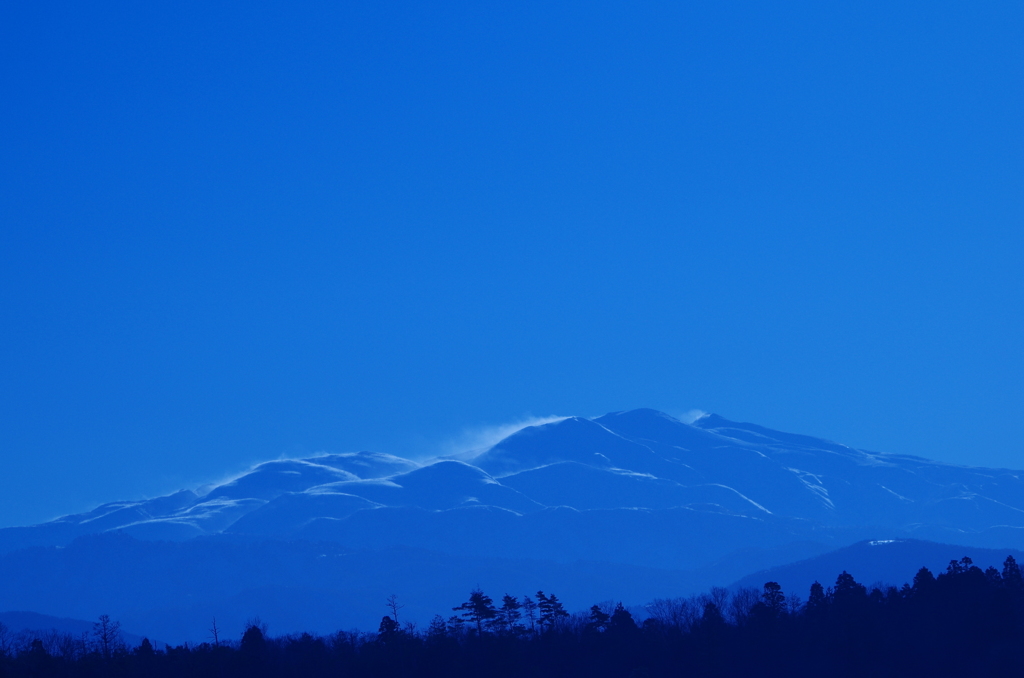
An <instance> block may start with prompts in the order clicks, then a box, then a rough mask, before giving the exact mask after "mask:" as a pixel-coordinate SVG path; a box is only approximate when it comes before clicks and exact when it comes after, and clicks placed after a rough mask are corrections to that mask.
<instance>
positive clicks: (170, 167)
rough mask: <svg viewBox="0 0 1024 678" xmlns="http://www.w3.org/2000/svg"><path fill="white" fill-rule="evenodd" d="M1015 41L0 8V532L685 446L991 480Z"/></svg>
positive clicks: (297, 11) (585, 22)
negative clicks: (342, 457)
mask: <svg viewBox="0 0 1024 678" xmlns="http://www.w3.org/2000/svg"><path fill="white" fill-rule="evenodd" d="M1022 28H1024V8H1022V6H1021V5H1020V4H1019V3H1009V2H1006V3H987V2H981V3H971V4H970V5H965V4H954V3H934V2H929V3H923V2H921V3H913V2H908V3H899V4H898V5H894V4H893V3H882V2H861V3H831V4H829V5H828V6H827V7H826V6H822V5H821V4H820V3H809V2H794V3H787V4H786V5H785V7H783V8H779V7H775V6H771V5H764V4H755V3H730V2H725V3H649V4H645V5H644V6H643V7H638V6H636V4H635V3H582V2H569V3H562V4H560V5H559V6H558V7H554V8H553V7H551V6H550V3H517V4H515V5H514V6H507V7H503V6H499V5H497V4H488V3H430V4H429V5H422V4H417V3H401V2H385V3H382V2H372V3H371V2H347V3H313V2H311V3H304V4H301V5H296V4H295V3H280V2H261V3H255V4H254V3H228V2H203V3H198V2H192V3H188V2H175V3H168V2H149V3H143V4H137V3H123V2H113V3H107V4H104V5H103V6H102V7H97V6H94V5H93V4H88V3H86V4H81V3H70V2H64V3H58V2H49V1H46V0H43V1H41V2H36V3H6V4H5V5H4V6H3V7H2V8H0V91H2V92H3V105H2V106H0V129H2V130H3V133H2V134H0V312H2V316H0V317H2V318H3V322H2V323H0V383H2V384H3V388H2V389H0V463H2V470H0V526H7V525H19V524H26V523H32V522H39V521H42V520H46V519H49V518H52V517H54V516H56V515H58V514H62V513H68V512H72V511H81V510H85V509H89V508H91V507H93V506H95V505H96V504H98V503H100V502H102V501H108V500H113V499H125V498H130V497H139V496H155V495H158V494H162V493H165V492H169V491H172V490H176V489H178V488H181V487H186V486H192V487H194V486H195V485H197V484H199V483H201V482H205V481H210V480H215V479H217V478H221V477H223V476H224V475H225V474H231V473H237V472H240V471H241V470H243V469H245V468H247V467H248V466H249V465H250V464H251V463H253V462H256V461H262V460H267V459H273V458H277V457H280V456H288V457H298V456H309V455H311V454H314V453H316V452H319V451H330V452H344V451H352V450H360V449H368V450H373V451H379V452H387V453H393V454H398V455H403V456H414V457H420V456H424V455H430V454H436V453H438V452H441V451H445V450H447V449H448V448H449V447H450V446H451V445H452V444H456V445H457V444H458V443H459V442H460V441H462V442H464V441H465V440H469V439H471V438H472V436H468V437H464V436H463V431H465V430H467V429H468V430H470V431H473V430H476V429H479V428H483V427H486V426H488V425H498V424H502V423H505V422H508V421H509V420H516V419H524V418H527V417H529V416H546V415H552V414H580V415H595V416H596V415H600V414H602V413H604V412H608V411H614V410H621V409H629V408H633V407H641V406H648V407H655V408H658V409H661V410H665V411H668V412H672V413H675V414H681V413H683V412H686V411H687V410H689V409H691V408H702V409H704V410H708V411H715V412H720V413H721V414H723V415H725V416H727V417H729V418H730V419H733V420H738V421H755V422H758V423H760V424H763V425H766V426H771V427H772V428H776V429H781V430H787V431H799V432H801V433H807V434H813V435H818V436H822V437H826V438H830V439H834V440H840V441H842V442H844V443H847V444H850V445H853V446H857V447H860V448H867V449H874V450H881V451H885V452H892V453H903V454H917V455H921V456H925V457H929V458H934V459H939V460H943V461H948V462H954V463H963V464H979V465H986V466H994V467H1000V466H1001V467H1011V468H1024V457H1022V452H1024V449H1022V444H1021V437H1020V434H1019V431H1018V428H1019V427H1018V426H1017V421H1018V419H1019V416H1020V412H1021V411H1022V409H1024V391H1022V390H1021V388H1020V384H1021V383H1022V382H1024V365H1022V361H1021V358H1020V346H1021V345H1024V332H1022V328H1024V325H1022V320H1021V314H1020V312H1019V311H1020V309H1021V308H1022V301H1024V300H1022V290H1024V284H1022V283H1024V280H1022V273H1021V266H1020V262H1021V260H1022V254H1024V251H1022V250H1024V248H1022V244H1024V243H1022V238H1024V236H1022V229H1021V226H1022V224H1024V219H1022V217H1024V206H1022V205H1024V202H1022V201H1021V199H1020V197H1021V194H1022V193H1021V191H1022V185H1024V182H1022V179H1024V172H1022V165H1021V158H1024V148H1022V134H1024V126H1022V125H1021V124H1020V121H1021V120H1022V119H1024V110H1022V109H1024V106H1022V103H1024V99H1022V87H1021V83H1022V82H1024V52H1022V51H1021V49H1020V40H1019V36H1020V33H1021V29H1022Z"/></svg>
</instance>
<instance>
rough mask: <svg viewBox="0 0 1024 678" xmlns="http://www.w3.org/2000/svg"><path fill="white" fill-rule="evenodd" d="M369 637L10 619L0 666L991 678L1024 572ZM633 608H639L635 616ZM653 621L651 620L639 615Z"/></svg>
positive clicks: (389, 622) (396, 626)
mask: <svg viewBox="0 0 1024 678" xmlns="http://www.w3.org/2000/svg"><path fill="white" fill-rule="evenodd" d="M385 606H386V611H387V612H389V614H387V615H386V616H384V617H383V619H382V620H381V623H380V627H379V628H378V629H377V631H376V632H375V633H373V632H349V631H341V632H338V633H335V634H333V635H330V636H326V637H319V636H313V635H309V634H302V635H293V636H284V637H273V636H271V635H269V634H268V632H267V627H266V625H264V624H263V623H261V622H260V621H259V620H258V619H254V620H252V621H251V622H250V623H249V624H247V626H246V628H245V629H244V630H243V631H242V633H241V635H240V637H236V638H234V639H229V638H226V637H225V633H224V631H223V630H222V629H219V628H217V625H216V622H215V621H211V632H210V639H209V641H208V642H203V643H201V644H196V645H192V644H185V645H181V646H178V647H164V648H162V649H157V648H155V647H153V645H152V643H150V642H149V641H148V640H145V641H143V643H142V644H141V645H140V646H138V647H135V648H131V649H129V648H127V647H125V645H124V643H123V642H122V641H121V639H120V629H119V625H118V624H117V622H116V621H113V620H111V619H110V618H108V617H106V616H103V617H101V618H100V619H99V621H97V622H96V623H95V625H94V631H93V633H92V634H89V635H86V636H81V637H75V636H70V635H66V634H60V633H48V634H31V633H30V634H20V635H12V634H11V633H10V631H9V630H7V629H3V628H0V676H19V677H20V676H124V677H129V676H147V677H148V676H154V677H160V676H167V677H175V678H176V677H178V676H190V677H191V676H197V677H203V676H210V677H211V678H227V677H233V676H295V677H299V676H302V677H307V676H367V677H374V678H375V677H381V678H384V677H390V676H395V677H404V676H409V677H410V678H411V677H413V676H416V677H422V676H444V677H452V678H457V677H461V676H474V677H475V676H489V677H492V676H493V677H496V678H500V677H505V676H508V677H510V678H511V677H513V676H515V677H518V676H536V677H546V676H552V677H554V676H587V677H601V676H621V677H623V678H656V677H659V676H691V675H692V676H811V675H813V676H821V675H826V676H942V675H949V676H952V675H957V676H980V675H1002V674H1003V673H1004V672H1006V673H1007V674H1008V672H1010V671H1013V672H1015V673H1016V672H1019V671H1020V670H1021V668H1022V667H1024V579H1022V577H1021V570H1020V568H1019V566H1018V564H1017V563H1016V561H1015V560H1014V559H1013V558H1012V557H1009V558H1007V559H1006V561H1005V562H1004V564H1003V569H1002V571H999V570H996V569H995V568H988V569H987V570H984V571H982V570H981V569H980V568H978V567H976V566H974V565H973V564H972V562H971V560H970V559H969V558H964V559H962V560H960V561H952V562H950V564H949V567H948V568H947V570H946V571H945V572H943V573H940V574H939V575H938V576H934V575H933V574H932V573H931V572H930V571H929V570H927V569H925V568H922V569H921V570H920V571H918V573H917V574H916V575H915V576H914V578H913V581H912V582H911V583H907V584H904V585H903V586H902V587H900V588H896V587H892V586H882V585H875V586H871V587H867V586H865V585H863V584H861V583H859V582H857V581H856V580H855V579H854V577H853V576H851V575H850V574H848V573H846V572H843V573H842V574H840V575H839V576H838V578H837V579H836V581H835V583H834V584H833V585H831V586H827V587H826V586H822V585H821V584H819V583H815V584H814V585H812V586H811V588H810V591H808V592H807V598H806V601H803V600H802V599H801V598H799V597H798V596H797V595H796V594H794V593H789V592H785V591H783V590H782V589H781V588H780V587H779V585H778V584H777V583H775V582H768V583H766V584H765V585H764V587H763V589H762V590H759V591H758V590H754V589H742V590H739V591H736V592H729V591H727V590H725V589H712V590H711V591H710V592H709V593H706V594H702V595H700V596H693V597H689V598H674V599H660V600H655V601H653V602H651V603H650V604H648V605H647V606H645V607H644V608H643V609H642V614H641V611H640V610H634V611H630V610H629V609H626V608H625V607H623V606H622V605H621V604H611V603H604V604H595V605H594V606H593V607H591V608H590V609H589V610H587V611H584V612H578V613H575V614H570V613H569V612H567V611H566V610H565V609H564V606H563V605H562V603H561V602H560V601H559V600H558V598H557V596H555V595H548V594H545V593H544V592H542V591H541V592H537V593H536V594H535V595H532V596H522V597H516V596H512V595H505V596H503V597H502V598H501V599H500V600H495V599H492V598H491V597H490V596H488V595H487V594H485V593H484V592H483V591H479V590H474V591H471V592H470V594H469V596H468V597H467V599H466V600H465V601H464V602H462V603H460V604H457V605H455V606H454V607H453V608H452V610H451V611H450V612H448V613H447V614H446V615H437V616H435V617H434V619H433V620H432V621H431V622H430V624H429V625H428V626H427V627H426V628H417V627H416V626H415V625H413V624H409V623H404V624H403V623H402V619H401V611H402V605H401V604H400V602H399V601H398V599H396V598H395V597H394V596H392V597H390V598H388V599H387V601H385ZM634 612H635V613H636V614H634ZM641 617H642V619H641Z"/></svg>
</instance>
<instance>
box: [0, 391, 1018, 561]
mask: <svg viewBox="0 0 1024 678" xmlns="http://www.w3.org/2000/svg"><path fill="white" fill-rule="evenodd" d="M446 512H455V513H460V514H466V515H465V516H459V517H458V518H452V517H438V516H436V515H432V514H438V513H446ZM586 512H597V513H596V514H595V516H596V517H595V520H597V522H601V523H603V522H607V523H608V524H609V526H610V525H613V524H615V523H623V522H625V523H632V522H634V521H640V522H643V521H644V520H649V521H652V522H654V523H658V524H659V525H660V524H662V523H664V522H665V518H664V517H659V516H657V515H656V514H658V513H659V512H666V513H668V514H671V515H672V516H675V519H677V522H678V524H679V528H680V529H681V530H685V526H686V525H688V524H691V523H692V524H701V523H707V522H711V523H715V522H723V521H724V522H726V523H736V524H742V523H749V524H750V525H751V526H753V528H752V529H763V530H769V529H776V530H781V531H782V532H788V533H791V534H792V535H794V536H815V537H816V538H819V539H820V538H822V535H827V534H832V533H838V534H841V533H842V532H843V531H844V530H861V529H864V528H870V529H873V530H879V529H880V530H888V531H891V532H893V533H897V532H898V533H900V534H903V535H914V536H918V537H925V538H931V539H941V540H944V541H959V542H963V543H973V544H978V545H1007V546H1008V545H1020V546H1024V480H1022V473H1021V472H1017V471H1009V470H1003V469H983V468H971V467H965V466H954V465H950V464H940V463H936V462H931V461H928V460H926V459H921V458H918V457H910V456H901V455H893V454H881V453H874V452H865V451H863V450H855V449H852V448H849V447H846V446H845V445H840V444H837V443H832V442H829V441H825V440H821V439H818V438H811V437H807V436H800V435H793V434H788V433H781V432H778V431H772V430H770V429H766V428H763V427H761V426H757V425H754V424H741V423H736V422H731V421H728V420H726V419H723V418H722V417H719V416H717V415H713V414H712V415H705V416H703V417H701V418H699V419H697V420H696V421H695V422H693V424H685V423H683V422H681V421H679V420H677V419H675V418H673V417H671V416H669V415H666V414H663V413H660V412H656V411H654V410H633V411H629V412H617V413H613V414H607V415H604V416H602V417H598V418H596V419H585V418H581V417H569V418H566V419H562V420H559V421H555V422H552V423H548V424H544V425H540V426H529V427H526V428H523V429H521V430H519V431H517V432H516V433H513V434H512V435H510V436H508V437H507V438H505V439H504V440H502V441H500V442H498V443H497V444H496V445H494V446H492V447H490V448H489V449H486V450H484V451H483V452H481V453H480V454H479V455H478V456H476V457H475V458H473V459H470V460H469V461H468V462H460V461H454V460H433V461H430V462H427V463H422V464H420V463H416V462H412V461H409V460H407V459H401V458H399V457H395V456H391V455H386V454H376V453H369V452H359V453H352V454H332V455H325V456H319V457H312V458H309V459H295V460H284V461H272V462H267V463H264V464H260V465H259V466H256V467H255V468H254V469H252V470H251V471H250V472H248V473H246V474H244V475H242V476H240V477H238V478H235V479H234V480H232V481H230V482H227V483H224V484H221V485H218V486H215V487H212V488H209V489H207V490H206V491H205V492H202V493H197V492H195V491H192V490H182V491H180V492H177V493H175V494H172V495H168V496H166V497H159V498H156V499H150V500H146V501H134V502H117V503H113V504H107V505H104V506H101V507H99V508H97V509H95V510H93V511H91V512H89V513H85V514H79V515H73V516H66V517H64V518H61V519H59V520H56V521H53V522H50V523H45V524H43V525H36V526H31V527H26V528H10V529H6V530H0V550H3V551H9V550H11V549H13V548H19V547H23V546H28V545H60V544H65V543H68V542H69V541H70V540H71V539H73V538H75V537H77V536H80V535H83V534H97V533H102V532H107V531H112V530H116V531H122V532H125V533H128V534H130V535H133V536H135V537H138V538H142V539H172V540H181V539H187V538H191V537H197V536H203V535H212V534H220V533H233V534H248V535H255V536H273V537H291V536H295V537H302V536H307V535H315V536H316V537H317V538H329V537H330V536H331V535H332V534H336V535H338V539H340V540H344V538H345V535H349V534H351V533H353V532H358V531H359V530H358V529H357V528H355V527H353V528H352V529H349V526H347V525H346V523H352V524H353V525H354V526H355V525H363V524H369V525H372V526H373V528H372V529H379V530H381V531H385V532H386V531H392V530H395V529H397V530H398V531H401V528H400V527H397V526H393V525H391V523H400V522H402V521H411V522H413V523H415V524H416V525H418V526H429V525H436V526H437V529H439V530H440V529H447V528H448V527H450V526H457V525H459V524H460V523H462V522H465V523H474V522H481V523H482V524H481V526H480V527H481V528H482V529H487V528H488V525H487V524H488V523H489V522H490V521H495V525H496V526H497V525H499V524H503V522H508V521H512V522H516V521H521V522H523V523H529V524H530V525H537V526H540V525H543V526H544V527H545V529H557V524H558V523H559V522H561V521H568V522H570V523H577V522H579V523H588V522H590V518H589V517H576V516H574V517H573V518H567V517H565V516H567V515H568V514H578V513H586ZM623 512H628V513H630V514H639V515H642V516H644V517H643V518H636V517H635V515H634V516H633V517H630V518H626V517H623V516H621V515H618V514H620V513H623ZM370 514H373V515H372V517H371V515H370ZM467 516H471V517H467ZM672 522H673V520H672V519H669V520H668V523H669V524H671V523H672ZM769 526H771V527H769ZM467 527H468V525H467ZM417 529H420V528H419V527H418V528H417ZM745 531H746V530H741V532H745ZM836 531H838V532H836ZM430 536H431V535H430V534H429V532H428V533H426V534H424V538H425V539H426V540H427V541H429V537H430ZM566 538H568V536H567V537H566ZM781 538H785V537H781ZM737 546H739V545H737Z"/></svg>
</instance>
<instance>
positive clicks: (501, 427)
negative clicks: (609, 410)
mask: <svg viewBox="0 0 1024 678" xmlns="http://www.w3.org/2000/svg"><path fill="white" fill-rule="evenodd" d="M567 418H568V417H556V416H548V417H524V418H522V419H518V420H516V421H512V422H509V423H506V424H497V425H490V426H476V427H470V428H466V429H463V431H462V433H461V434H460V435H458V436H457V437H455V438H453V439H451V440H449V441H447V442H445V443H443V444H442V445H441V449H440V450H439V454H438V456H439V457H445V458H448V459H463V460H465V459H472V458H473V457H475V456H476V455H478V454H480V453H481V452H483V451H484V450H486V449H487V448H489V447H491V446H492V445H494V444H495V443H497V442H498V441H500V440H502V439H503V438H507V437H508V436H510V435H512V434H513V433H515V432H516V431H521V430H523V429H524V428H526V427H527V426H542V425H544V424H550V423H551V422H554V421H561V420H563V419H567Z"/></svg>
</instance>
